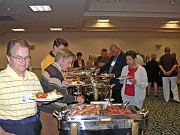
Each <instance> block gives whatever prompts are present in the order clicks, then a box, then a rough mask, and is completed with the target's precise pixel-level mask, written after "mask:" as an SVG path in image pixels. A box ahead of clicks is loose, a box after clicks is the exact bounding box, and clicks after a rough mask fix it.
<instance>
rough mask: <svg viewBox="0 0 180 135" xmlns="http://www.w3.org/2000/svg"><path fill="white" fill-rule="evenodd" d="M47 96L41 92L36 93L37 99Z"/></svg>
mask: <svg viewBox="0 0 180 135" xmlns="http://www.w3.org/2000/svg"><path fill="white" fill-rule="evenodd" d="M47 96H48V93H42V92H38V93H36V97H37V98H46V97H47Z"/></svg>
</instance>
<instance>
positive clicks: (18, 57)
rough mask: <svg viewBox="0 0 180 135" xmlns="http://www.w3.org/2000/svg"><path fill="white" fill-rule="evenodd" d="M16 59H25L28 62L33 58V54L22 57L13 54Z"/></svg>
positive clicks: (19, 60)
mask: <svg viewBox="0 0 180 135" xmlns="http://www.w3.org/2000/svg"><path fill="white" fill-rule="evenodd" d="M11 57H13V58H14V59H15V60H16V61H18V62H21V61H22V60H25V61H26V62H29V61H30V60H31V56H26V57H24V58H23V57H21V56H13V55H11Z"/></svg>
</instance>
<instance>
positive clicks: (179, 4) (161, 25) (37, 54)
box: [0, 0, 180, 135]
mask: <svg viewBox="0 0 180 135" xmlns="http://www.w3.org/2000/svg"><path fill="white" fill-rule="evenodd" d="M179 37H180V1H179V0H158V1H157V0H13V1H12V0H0V71H3V70H4V69H6V67H7V64H8V60H7V54H6V53H7V51H6V50H7V44H8V42H9V41H11V40H12V39H23V40H26V41H27V42H28V43H29V48H30V57H31V59H30V62H29V67H28V70H29V71H31V72H33V73H35V75H36V76H37V77H38V79H39V80H41V77H42V70H41V62H42V61H43V59H44V58H45V57H46V55H47V54H49V52H50V51H52V50H53V43H54V41H55V40H56V39H57V38H62V39H64V40H65V41H66V42H67V43H68V47H67V48H68V49H69V50H71V51H72V52H73V54H74V56H75V57H76V54H77V53H78V52H80V53H81V54H82V56H81V57H82V58H81V59H83V60H84V63H85V66H84V67H83V68H82V69H83V70H76V71H73V72H74V73H75V74H74V75H72V76H73V79H74V78H75V79H77V78H78V79H80V80H81V82H83V83H82V85H81V84H79V85H74V84H73V85H69V86H68V89H70V90H71V92H72V94H73V95H74V91H76V94H78V96H79V95H80V96H83V97H84V99H85V101H86V102H85V103H84V104H83V105H82V104H81V105H80V107H79V108H78V109H80V110H81V109H82V108H81V107H83V109H84V105H87V107H89V104H90V105H91V103H94V104H96V103H97V104H98V105H99V106H100V109H102V110H101V111H100V114H99V115H95V117H96V118H97V119H98V122H97V119H96V120H94V121H93V123H94V124H92V123H91V122H90V121H88V120H86V122H84V121H83V120H82V119H81V120H76V122H74V121H73V120H72V119H73V118H74V117H72V116H71V115H70V113H69V112H68V113H66V114H63V115H62V112H61V111H62V108H63V109H64V108H67V105H68V106H70V107H71V109H70V110H71V111H72V109H77V107H74V106H73V105H74V104H75V103H71V104H66V107H64V105H62V104H60V103H59V104H57V106H61V111H59V110H58V111H57V110H55V112H56V113H54V116H53V114H50V115H51V116H52V117H53V118H50V117H44V118H42V117H41V111H40V120H41V122H42V130H41V135H63V134H68V135H86V134H87V135H91V134H92V135H95V134H99V135H100V134H102V135H108V134H109V135H113V134H118V135H121V134H122V135H124V134H132V135H136V134H145V135H156V134H157V135H159V134H165V135H166V134H167V135H168V134H169V135H171V134H172V135H179V134H180V121H179V116H178V115H179V113H180V109H178V108H180V104H179V102H177V101H175V100H173V96H174V95H173V93H172V92H171V90H170V88H171V85H172V84H170V86H169V87H170V88H169V91H170V94H169V96H170V98H169V101H168V102H166V101H165V99H164V95H163V94H164V93H163V82H162V76H161V74H160V70H159V78H158V82H157V84H158V87H157V93H158V96H157V97H155V96H154V88H153V85H152V87H151V95H150V96H149V97H148V96H147V92H146V95H145V99H144V103H143V107H142V109H140V110H136V109H137V108H135V111H134V107H132V108H131V106H130V105H127V106H126V105H125V107H126V108H128V107H129V109H133V111H134V112H133V111H132V112H133V113H135V114H136V115H138V112H139V111H142V112H141V114H144V113H145V114H144V115H143V116H142V117H141V118H138V119H137V118H135V117H134V116H135V115H133V117H130V118H129V115H123V116H122V117H123V118H122V117H121V118H120V117H118V115H115V116H114V115H113V116H110V117H107V116H109V115H106V113H105V112H104V110H105V108H107V106H106V107H105V108H104V106H105V105H104V104H106V103H107V102H108V104H111V105H113V102H112V101H111V97H110V95H111V94H112V93H111V92H112V90H113V87H114V86H113V85H112V84H111V83H110V79H108V77H103V75H102V74H100V75H99V74H95V71H94V70H95V69H97V68H101V67H97V65H95V66H93V67H91V68H89V67H88V68H87V67H86V62H87V61H88V60H89V56H91V55H93V56H94V57H95V58H98V57H99V56H100V55H101V50H102V49H107V53H108V54H110V53H111V45H112V44H118V45H119V47H120V50H121V51H122V52H124V53H126V52H127V51H129V50H134V51H138V52H139V53H140V55H141V57H142V58H143V63H144V64H143V65H142V66H143V67H144V69H146V63H148V62H149V61H150V60H151V55H152V54H155V55H156V56H157V57H156V61H157V62H159V61H160V58H161V56H162V55H164V54H165V52H164V49H165V48H166V47H169V48H170V49H171V50H170V52H171V53H175V54H176V60H177V64H176V66H177V68H176V70H177V76H176V77H177V80H176V83H177V89H178V92H179V93H180V65H179V63H180V38H179ZM109 58H110V57H109ZM23 59H24V60H25V58H23ZM71 68H73V62H72V65H71ZM71 70H72V69H71ZM90 70H91V71H90ZM68 71H69V72H71V71H70V68H68V69H67V71H66V72H68ZM88 71H90V74H89V73H88ZM72 76H71V75H68V77H72ZM119 77H121V76H120V75H119V76H117V77H116V79H117V78H119ZM84 78H85V79H84ZM87 78H88V79H89V81H90V82H89V83H90V85H91V86H90V85H88V86H87V85H86V79H87ZM97 78H98V79H97ZM104 78H105V79H104ZM88 79H87V80H88ZM96 79H97V80H98V81H97V80H96ZM96 81H97V82H96ZM100 82H102V83H105V85H101V84H100ZM68 83H69V82H68ZM84 83H85V84H84ZM66 85H67V84H66ZM106 86H107V87H106ZM0 87H1V86H0ZM69 87H70V88H69ZM146 89H147V88H146ZM0 90H1V89H0ZM103 90H104V91H105V92H104V91H103ZM84 91H85V95H83V93H84ZM87 91H88V92H87ZM97 91H98V93H96V92H97ZM0 94H1V92H0ZM96 94H97V95H96ZM104 95H106V97H105V96H104ZM107 95H108V97H107ZM86 96H87V97H86ZM103 96H104V97H103ZM105 99H107V100H108V101H106V100H105ZM1 100H2V99H1V96H0V101H1ZM112 100H113V98H112ZM87 101H88V102H87ZM37 102H41V101H37ZM42 102H43V106H46V103H45V104H44V101H42ZM95 102H96V103H95ZM101 103H102V104H103V105H102V104H101ZM50 104H51V102H50ZM52 104H53V103H52ZM2 106H3V105H2V102H1V103H0V123H1V119H2V114H1V110H3V109H1V107H2ZM121 106H124V104H121ZM67 110H68V109H67ZM61 115H62V116H61ZM64 115H65V116H64ZM82 116H83V115H82ZM120 116H121V115H120ZM130 116H131V115H130ZM95 117H91V115H90V117H88V118H91V120H92V118H95ZM100 117H103V118H102V119H101V118H100ZM127 117H128V118H127ZM136 117H137V116H136ZM138 117H139V115H138ZM65 118H66V119H65ZM139 119H140V120H139ZM68 120H69V121H68ZM71 120H72V121H71ZM116 120H117V121H116ZM49 121H51V122H49ZM82 121H83V122H84V123H83V124H84V125H83V124H82ZM87 121H88V122H89V123H88V122H87ZM114 121H116V122H114ZM124 121H128V122H125V123H124V124H122V123H123V122H124ZM132 121H133V122H132ZM43 122H44V123H43ZM113 122H114V123H113ZM67 123H68V124H69V125H68V124H67ZM78 123H79V125H78ZM110 123H111V124H110ZM117 123H118V124H117ZM53 124H54V125H53ZM86 124H87V125H86ZM116 124H117V125H116ZM136 124H137V125H136ZM122 125H123V126H122ZM124 125H126V126H124ZM43 126H44V127H43ZM83 126H84V127H83ZM86 126H87V127H86ZM0 127H2V126H0ZM90 127H91V128H90ZM110 127H111V128H110ZM167 127H168V128H167ZM86 129H87V132H86ZM93 129H94V130H93ZM0 130H1V128H0ZM89 130H90V131H89ZM111 130H112V131H111ZM60 131H62V132H60ZM88 131H89V132H88ZM106 131H107V132H106ZM0 135H3V133H2V134H1V131H0Z"/></svg>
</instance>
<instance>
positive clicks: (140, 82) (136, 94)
mask: <svg viewBox="0 0 180 135" xmlns="http://www.w3.org/2000/svg"><path fill="white" fill-rule="evenodd" d="M126 61H127V64H128V65H127V66H124V67H123V69H122V72H121V76H127V77H128V78H127V79H122V81H120V82H121V83H123V88H122V91H121V96H122V99H123V102H126V101H130V104H131V105H134V106H136V107H138V108H139V109H141V108H142V106H143V102H144V99H145V96H146V87H147V86H148V81H147V73H146V70H145V68H144V67H142V66H141V65H139V64H137V55H136V52H135V51H127V52H126Z"/></svg>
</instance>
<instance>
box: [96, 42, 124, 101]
mask: <svg viewBox="0 0 180 135" xmlns="http://www.w3.org/2000/svg"><path fill="white" fill-rule="evenodd" d="M110 52H111V53H112V57H111V58H110V59H109V61H108V62H107V63H106V65H104V66H102V67H100V68H97V69H96V70H95V72H96V73H103V72H104V71H107V73H108V74H109V78H110V84H115V86H114V87H113V91H112V98H114V99H115V100H114V102H115V103H122V98H121V88H122V84H120V82H119V80H117V79H116V78H118V77H119V76H120V75H121V71H122V68H123V67H124V66H125V65H127V63H126V57H125V54H124V52H123V51H122V50H121V48H120V46H119V44H117V43H113V44H112V45H111V46H110Z"/></svg>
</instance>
